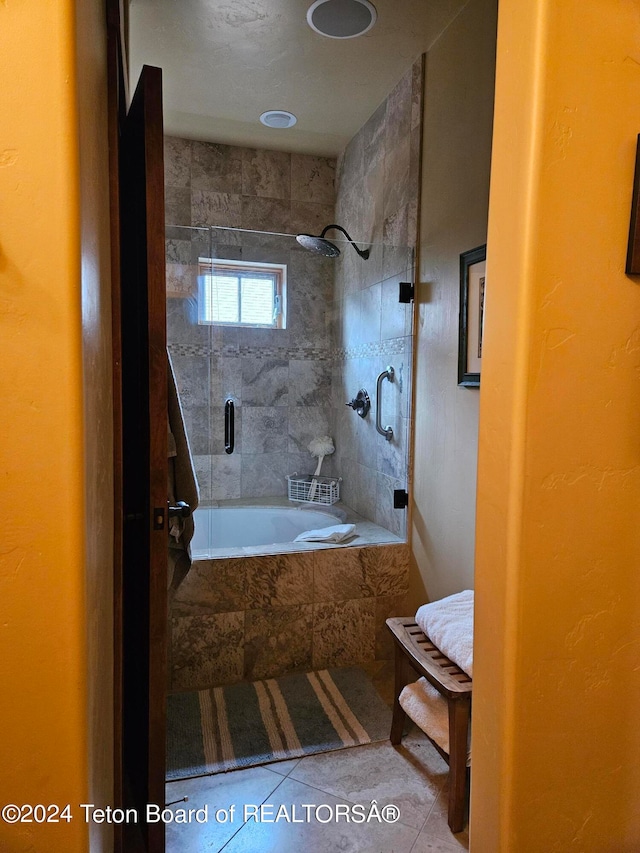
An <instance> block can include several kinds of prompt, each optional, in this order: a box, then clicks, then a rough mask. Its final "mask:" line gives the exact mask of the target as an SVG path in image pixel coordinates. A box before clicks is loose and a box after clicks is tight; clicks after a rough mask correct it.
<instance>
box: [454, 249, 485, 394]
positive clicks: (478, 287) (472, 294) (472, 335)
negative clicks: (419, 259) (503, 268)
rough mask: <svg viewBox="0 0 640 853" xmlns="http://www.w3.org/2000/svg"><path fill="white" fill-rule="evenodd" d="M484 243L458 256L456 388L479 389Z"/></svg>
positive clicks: (483, 296) (482, 317) (483, 291)
mask: <svg viewBox="0 0 640 853" xmlns="http://www.w3.org/2000/svg"><path fill="white" fill-rule="evenodd" d="M486 260H487V244H486V243H484V244H483V245H482V246H476V248H475V249H470V250H469V251H468V252H463V253H462V254H461V255H460V314H459V323H458V385H461V386H462V387H463V388H479V387H480V373H481V370H482V368H481V364H482V330H483V321H484V298H485V286H486V272H485V270H486Z"/></svg>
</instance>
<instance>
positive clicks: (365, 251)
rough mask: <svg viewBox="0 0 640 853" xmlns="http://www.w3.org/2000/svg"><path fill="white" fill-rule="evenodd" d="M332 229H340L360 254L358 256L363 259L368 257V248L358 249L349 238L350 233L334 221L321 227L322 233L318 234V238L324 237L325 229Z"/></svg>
mask: <svg viewBox="0 0 640 853" xmlns="http://www.w3.org/2000/svg"><path fill="white" fill-rule="evenodd" d="M332 229H335V230H336V231H342V233H343V234H344V236H345V237H346V238H347V240H348V241H349V242H350V243H351V245H352V246H353V248H354V249H355V250H356V252H357V253H358V254H359V255H360V257H361V258H363V259H364V260H365V261H366V260H367V258H368V257H369V249H359V248H358V247H357V246H356V244H355V243H354V242H353V240H352V239H351V235H350V234H349V233H348V232H347V230H346V229H345V228H343V227H342V225H336V224H335V223H334V224H333V225H327V227H326V228H323V229H322V234H321V235H320V238H321V239H324V235H325V234H326V233H327V231H331V230H332Z"/></svg>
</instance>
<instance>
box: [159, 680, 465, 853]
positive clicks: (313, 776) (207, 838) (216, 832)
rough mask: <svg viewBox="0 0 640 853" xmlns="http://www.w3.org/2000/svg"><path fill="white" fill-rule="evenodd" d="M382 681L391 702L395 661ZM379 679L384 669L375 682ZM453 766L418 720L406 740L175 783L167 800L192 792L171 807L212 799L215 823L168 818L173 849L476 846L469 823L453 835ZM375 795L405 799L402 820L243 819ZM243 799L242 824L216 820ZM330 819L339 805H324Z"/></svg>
mask: <svg viewBox="0 0 640 853" xmlns="http://www.w3.org/2000/svg"><path fill="white" fill-rule="evenodd" d="M376 675H377V676H378V680H377V686H378V689H379V691H380V693H381V695H383V697H384V698H385V699H386V700H387V701H388V700H389V698H390V695H391V692H390V691H391V686H390V682H389V678H388V675H389V672H388V668H387V670H386V671H381V670H380V667H378V672H377V673H376ZM375 682H376V679H375V678H374V683H375ZM446 780H447V766H446V764H445V762H444V761H443V760H442V759H441V758H440V756H439V755H438V753H437V752H436V751H435V749H434V748H433V747H432V745H431V744H430V742H429V741H428V740H427V738H426V737H425V736H424V735H423V734H422V732H420V731H419V729H417V728H415V727H413V728H412V729H411V731H410V732H409V734H407V735H406V736H405V738H404V739H403V742H402V745H401V746H400V747H393V746H392V745H391V744H390V743H389V742H388V741H385V742H382V743H374V744H368V745H366V746H359V747H352V748H350V749H343V750H339V751H337V752H328V753H322V754H320V755H310V756H307V757H305V758H300V759H294V760H292V761H282V762H276V763H273V764H268V765H264V766H262V767H251V768H248V769H246V770H236V771H233V772H230V773H222V774H218V775H216V776H204V777H200V778H197V779H186V780H181V781H177V782H171V783H169V784H168V785H167V795H166V797H167V802H173V801H175V800H179V799H181V798H182V797H188V798H189V799H188V802H187V803H184V802H178V803H175V804H174V805H173V806H171V809H172V810H173V811H174V812H175V811H176V810H178V809H199V808H202V807H203V806H205V805H208V811H209V815H208V818H209V819H208V821H207V823H202V824H199V823H196V822H191V823H186V824H176V823H170V824H168V825H167V853H205V851H206V853H219V851H224V853H300V851H302V850H310V851H311V850H312V851H314V853H334V851H335V853H454V851H458V853H461V851H465V850H468V848H469V836H468V832H467V831H466V830H465V831H464V832H461V833H459V834H457V835H453V834H452V833H451V832H450V830H449V827H448V825H447V788H446ZM373 800H375V801H376V803H377V805H378V806H379V807H380V808H382V806H384V805H386V804H389V803H393V804H395V805H397V806H398V807H399V810H400V818H399V820H398V822H397V823H392V824H387V823H378V822H377V821H372V822H369V823H358V824H356V823H348V822H346V821H345V820H344V819H340V820H339V821H338V822H335V821H333V822H328V823H321V822H318V821H316V820H314V819H313V818H312V819H311V821H309V822H306V821H305V822H300V823H297V822H296V823H294V822H286V821H282V820H281V821H278V822H271V823H267V822H263V823H257V822H255V821H253V820H249V821H248V822H246V823H243V820H242V811H243V807H244V806H245V805H247V804H252V805H256V806H257V805H260V804H262V803H265V804H269V805H272V806H273V807H274V809H273V812H272V814H273V815H275V814H276V813H277V809H278V806H280V805H284V806H286V807H287V809H288V812H289V814H290V815H291V812H292V809H291V807H292V806H294V805H295V806H297V814H296V817H297V819H301V816H302V815H304V811H303V809H302V806H303V805H304V804H307V805H315V806H319V805H324V804H326V805H328V806H333V807H335V806H336V805H337V804H338V803H343V804H356V803H357V804H361V805H363V806H364V807H365V809H366V810H368V809H369V807H370V804H371V802H372V801H373ZM232 805H235V815H234V821H233V823H231V822H227V823H222V822H219V821H216V819H215V813H216V811H217V810H218V809H225V810H229V808H230V807H231V806H232ZM320 814H321V817H322V819H325V816H326V815H328V814H329V811H328V810H326V809H325V810H323V811H322V812H321V813H320Z"/></svg>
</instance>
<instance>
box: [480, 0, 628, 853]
mask: <svg viewBox="0 0 640 853" xmlns="http://www.w3.org/2000/svg"><path fill="white" fill-rule="evenodd" d="M639 131H640V2H638V0H623V2H620V3H616V4H611V3H610V2H608V0H581V2H578V0H563V2H562V3H557V2H551V0H531V2H530V3H526V4H523V3H521V2H519V0H501V2H500V9H499V25H498V61H497V84H496V114H495V133H494V148H493V166H492V185H491V196H490V213H489V249H488V251H489V258H488V271H487V275H488V281H489V290H488V297H487V298H488V303H487V309H486V310H487V313H486V339H485V340H486V344H485V345H486V351H485V353H484V359H483V360H484V364H483V376H482V389H481V400H480V439H479V444H480V450H479V473H478V512H477V551H476V600H477V613H476V630H477V636H476V653H475V655H476V665H475V671H474V681H475V684H474V734H473V753H474V762H473V768H472V807H471V810H472V815H471V847H472V850H473V851H474V853H515V851H517V853H540V851H545V853H546V851H550V852H551V851H559V852H560V851H561V853H569V851H576V853H577V851H581V853H587V851H616V853H621V852H622V851H637V850H638V849H640V813H639V811H638V808H637V804H638V801H639V800H640V727H638V724H637V709H638V707H640V666H639V664H638V661H639V660H640V572H639V571H638V569H639V567H640V382H639V379H640V280H638V279H637V278H635V279H632V278H629V277H627V276H626V275H625V274H624V260H625V251H626V240H627V230H628V221H629V209H630V201H631V185H632V179H633V163H634V152H635V141H636V135H637V133H638V132H639Z"/></svg>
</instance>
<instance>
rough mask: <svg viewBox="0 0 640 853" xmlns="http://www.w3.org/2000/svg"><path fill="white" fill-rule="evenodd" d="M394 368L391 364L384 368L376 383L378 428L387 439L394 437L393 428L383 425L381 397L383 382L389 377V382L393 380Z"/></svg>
mask: <svg viewBox="0 0 640 853" xmlns="http://www.w3.org/2000/svg"><path fill="white" fill-rule="evenodd" d="M394 372H395V371H394V369H393V367H391V366H389V367H387V369H386V370H383V371H382V373H381V374H380V376H378V381H377V383H376V429H377V430H378V432H379V433H380V435H383V436H384V437H385V438H386V439H387V441H391V439H392V438H393V429H392V428H391V427H390V426H387V427H383V426H382V412H381V408H380V403H381V398H382V390H381V389H382V382H383V380H384V379H388V380H389V382H393V377H394Z"/></svg>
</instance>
